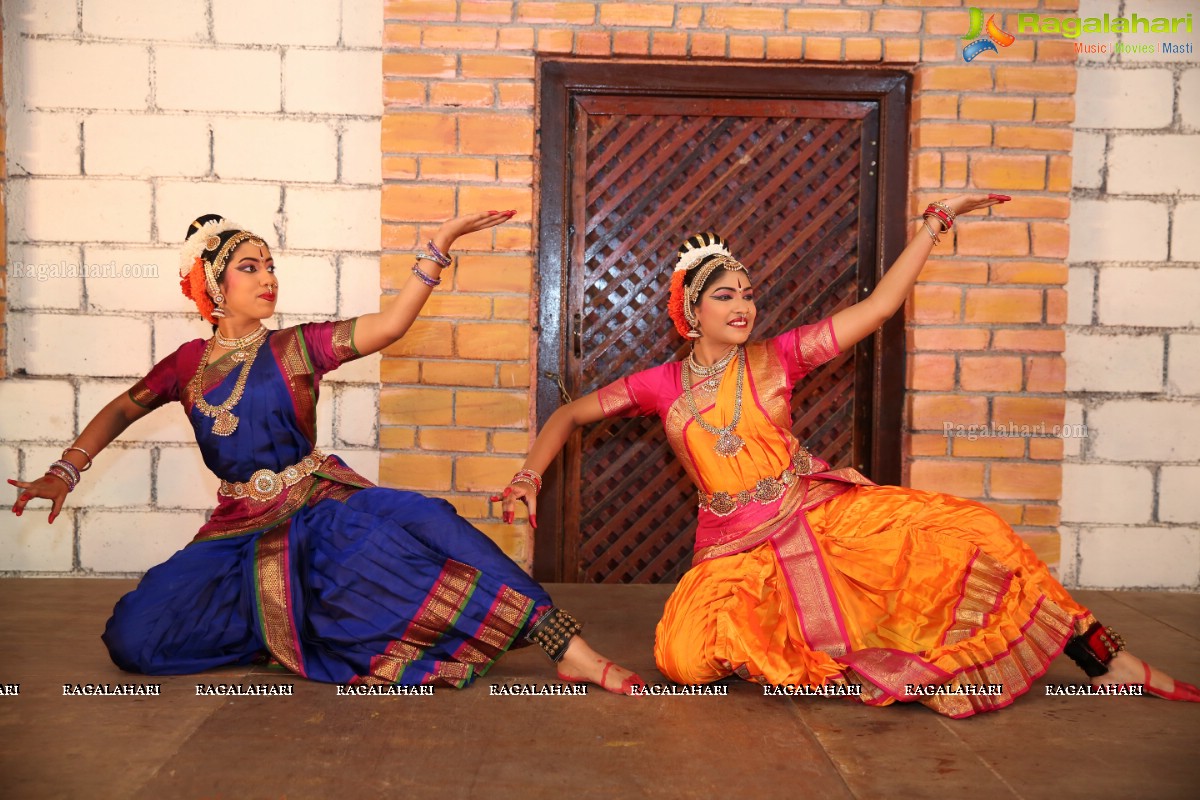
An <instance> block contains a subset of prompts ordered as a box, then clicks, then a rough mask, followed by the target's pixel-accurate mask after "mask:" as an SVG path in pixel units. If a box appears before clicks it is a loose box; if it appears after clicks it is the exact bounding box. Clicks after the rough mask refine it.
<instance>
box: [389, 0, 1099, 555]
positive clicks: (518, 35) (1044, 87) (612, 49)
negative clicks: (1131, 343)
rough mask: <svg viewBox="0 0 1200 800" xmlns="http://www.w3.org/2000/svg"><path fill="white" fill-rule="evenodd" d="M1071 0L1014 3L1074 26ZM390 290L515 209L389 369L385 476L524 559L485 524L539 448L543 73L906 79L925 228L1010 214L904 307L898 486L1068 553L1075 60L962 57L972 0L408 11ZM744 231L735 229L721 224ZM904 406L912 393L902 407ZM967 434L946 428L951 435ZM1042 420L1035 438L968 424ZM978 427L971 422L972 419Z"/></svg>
mask: <svg viewBox="0 0 1200 800" xmlns="http://www.w3.org/2000/svg"><path fill="white" fill-rule="evenodd" d="M1075 4H1076V0H1042V2H1038V0H1005V2H1004V3H1003V6H1004V8H1005V10H1004V11H1003V12H997V21H998V22H1000V23H1001V24H1002V26H1004V27H1005V28H1006V29H1007V30H1009V31H1015V30H1016V25H1015V18H1012V17H1011V15H1012V14H1013V13H1014V10H1015V9H1019V8H1030V9H1039V10H1040V11H1041V12H1042V13H1065V14H1069V13H1071V12H1072V11H1073V10H1074V9H1075ZM384 13H385V18H386V29H385V55H384V65H383V69H384V77H385V101H386V104H387V110H386V114H385V117H384V124H383V128H384V132H383V143H382V149H383V155H382V157H383V173H384V174H383V177H384V189H383V220H384V222H383V243H384V244H383V246H384V249H385V256H384V290H385V292H387V291H394V290H395V289H396V288H397V287H399V286H400V285H401V283H402V282H403V281H404V280H406V279H407V276H408V274H409V268H410V266H411V263H412V259H411V256H410V255H409V251H411V250H412V249H413V248H415V247H417V246H418V245H419V244H421V243H423V242H424V240H425V239H426V238H428V233H429V231H430V226H431V225H432V224H434V223H435V222H436V221H438V220H441V219H443V218H445V217H448V216H450V215H452V214H454V213H464V212H468V211H476V210H489V209H503V208H516V209H518V214H517V216H516V218H515V219H514V220H513V222H512V223H510V224H508V225H506V226H504V227H502V228H499V229H496V230H495V231H486V232H482V233H480V234H475V235H472V236H471V237H467V238H465V239H464V240H462V241H461V242H460V244H459V245H458V247H456V250H457V253H458V255H459V259H460V260H459V266H458V268H457V269H456V271H455V272H454V273H453V278H452V280H453V283H454V285H453V292H446V291H444V290H442V291H439V292H436V293H435V295H434V298H433V299H432V301H431V302H430V304H429V307H428V309H427V312H426V314H425V316H424V317H423V319H422V321H421V322H419V323H418V324H417V326H416V327H415V328H414V329H413V331H412V333H410V334H409V336H408V337H406V339H405V340H404V341H402V342H400V343H399V344H397V345H396V346H395V347H394V348H391V349H390V350H389V351H388V352H387V354H386V356H387V357H386V358H385V360H384V363H383V372H382V378H383V382H384V387H383V390H382V402H381V410H380V415H381V419H380V422H381V425H382V429H381V430H382V436H381V443H382V447H383V448H384V451H385V452H384V455H383V460H382V463H381V478H382V480H383V481H384V482H385V483H387V484H389V485H395V486H401V487H410V488H414V489H418V490H421V491H426V492H430V493H432V494H437V495H440V496H445V497H447V498H448V499H450V500H451V502H453V503H454V504H455V505H456V506H457V507H458V508H459V509H460V511H461V512H462V513H463V514H464V515H465V516H467V517H468V518H470V519H472V520H473V521H475V522H477V523H478V524H480V525H481V527H482V528H483V529H484V530H485V531H486V532H488V533H489V534H490V535H493V536H495V537H496V538H497V539H498V540H499V541H500V542H501V544H502V545H503V546H504V547H505V548H506V549H507V550H508V552H509V553H510V554H512V555H513V556H514V557H516V558H517V559H518V560H519V561H522V562H523V563H526V564H527V563H528V561H529V555H530V553H531V547H530V545H531V534H532V532H531V531H530V530H529V529H528V528H527V527H523V526H515V527H511V526H504V525H500V524H498V523H497V519H496V517H494V516H491V512H492V510H491V509H490V508H489V505H488V502H487V499H486V498H487V493H488V492H490V491H493V490H495V489H496V488H498V487H500V486H503V485H504V484H505V483H506V482H507V480H508V478H509V476H510V475H511V474H512V472H513V470H514V469H515V468H517V467H518V466H519V464H520V463H521V460H522V457H523V455H524V453H525V451H526V449H527V447H528V444H529V442H530V440H531V436H532V434H531V431H530V424H531V423H530V421H531V420H532V419H533V416H534V414H533V411H534V410H533V409H532V408H531V407H530V402H531V398H532V397H533V393H532V392H531V387H532V385H533V381H534V376H532V375H531V369H530V365H531V364H533V363H536V354H535V348H536V346H537V337H536V335H535V334H533V333H531V331H530V327H529V326H530V322H529V320H530V319H531V318H533V317H534V316H536V315H535V314H533V311H534V308H533V307H534V305H535V304H536V302H537V298H536V291H535V290H534V285H535V283H534V280H535V276H534V275H533V274H532V264H533V241H534V236H535V232H534V231H533V229H532V220H533V209H534V205H535V201H536V198H535V190H534V175H535V173H536V169H537V158H536V153H537V151H536V148H535V132H534V123H535V113H534V82H535V76H536V65H537V59H539V58H549V57H553V58H568V57H569V58H590V59H594V60H604V59H620V60H622V61H645V62H647V63H650V64H653V63H666V62H671V63H697V64H699V63H704V64H740V65H747V64H750V65H752V64H764V65H765V64H770V65H773V66H778V65H788V64H790V65H794V66H796V67H797V68H803V67H804V66H806V65H809V64H814V65H820V66H826V67H827V66H829V65H830V64H831V63H832V64H844V65H845V66H846V67H847V68H853V67H854V66H855V65H864V66H879V65H881V64H883V65H887V66H893V67H897V68H903V69H908V70H911V71H912V72H913V73H914V74H915V77H916V80H915V95H914V105H913V115H912V131H911V144H912V153H911V161H910V175H911V188H912V191H913V200H912V204H911V206H910V207H909V208H908V209H885V210H884V213H890V214H898V213H903V214H906V215H907V216H910V217H911V218H912V219H913V220H914V221H915V220H916V219H918V215H919V212H920V210H921V209H922V208H923V207H924V205H925V203H926V202H928V200H930V199H935V198H937V197H942V196H946V195H949V194H954V193H958V192H962V191H975V190H992V191H1001V192H1006V193H1008V194H1011V195H1013V196H1014V198H1015V202H1013V203H1011V204H1008V205H1007V206H1004V207H1001V208H998V209H993V210H992V211H991V213H989V214H987V215H979V216H977V217H976V218H975V219H972V220H969V221H966V222H964V223H963V224H962V227H961V229H960V230H959V231H958V233H957V236H951V237H948V240H944V241H943V244H942V245H941V246H940V247H939V248H937V249H936V250H935V255H934V257H933V258H932V259H931V260H930V263H929V266H928V267H927V269H926V270H925V272H924V274H923V275H922V281H921V283H920V285H919V286H918V287H917V289H916V290H915V292H914V294H913V297H912V301H911V303H910V305H909V308H908V309H907V312H906V313H907V314H908V325H909V340H908V343H909V351H910V356H909V359H910V360H909V367H910V369H909V375H908V405H907V414H908V423H907V425H908V432H907V434H906V437H905V448H906V451H905V458H906V474H907V482H908V483H909V484H910V485H912V486H914V487H918V488H925V489H937V490H940V491H947V492H952V493H955V494H959V495H963V496H966V497H971V498H976V499H979V500H981V501H983V502H985V503H987V504H988V505H990V506H991V507H993V508H994V509H996V510H997V511H998V512H999V513H1001V514H1002V515H1003V516H1004V517H1005V519H1007V520H1008V521H1009V522H1010V523H1012V524H1013V525H1014V526H1016V527H1017V529H1018V530H1019V531H1020V532H1021V533H1022V534H1023V535H1024V536H1026V537H1027V538H1028V539H1029V540H1030V542H1031V543H1032V544H1033V545H1034V546H1035V548H1036V549H1037V550H1038V552H1039V554H1040V555H1042V557H1043V558H1045V559H1046V560H1047V561H1049V562H1050V563H1054V562H1056V561H1057V560H1058V538H1057V533H1056V525H1057V523H1058V499H1059V494H1060V488H1061V474H1060V473H1061V453H1062V448H1061V441H1060V440H1058V439H1057V438H1056V437H1054V436H1052V435H1050V434H1049V431H1050V430H1051V426H1053V425H1055V424H1059V423H1061V421H1062V415H1063V408H1064V400H1063V381H1064V369H1063V360H1062V350H1063V341H1064V340H1063V331H1062V325H1063V322H1064V316H1065V299H1066V297H1065V291H1064V289H1063V288H1062V287H1063V284H1064V283H1065V282H1066V265H1065V262H1064V259H1065V257H1066V253H1067V251H1066V247H1067V230H1066V225H1065V222H1064V220H1065V219H1066V217H1067V211H1068V204H1069V191H1070V155H1069V153H1070V148H1071V137H1072V134H1071V127H1070V124H1071V120H1072V118H1073V111H1074V102H1073V93H1074V82H1075V67H1074V55H1073V51H1072V50H1071V43H1070V41H1069V40H1063V39H1052V38H1050V37H1042V38H1039V39H1034V38H1032V37H1019V38H1018V41H1016V42H1015V43H1014V44H1013V45H1012V46H1011V47H1008V48H1004V49H1002V50H1001V52H1000V53H998V54H996V53H987V54H985V55H983V56H981V57H980V58H978V59H976V61H974V62H973V63H971V64H965V63H964V62H963V61H962V57H961V55H960V50H961V46H962V42H961V40H960V37H961V36H962V35H963V34H964V33H965V32H966V30H967V24H968V16H967V12H966V9H965V7H963V5H962V3H961V2H959V0H903V1H902V2H890V3H870V4H867V3H863V2H855V0H847V2H844V3H841V4H838V3H836V2H834V3H825V4H822V6H821V7H820V8H812V7H808V8H797V7H795V6H794V5H793V4H785V3H779V4H774V3H762V4H755V5H753V6H750V5H745V4H736V3H732V2H724V3H722V2H689V3H672V2H642V3H620V2H603V3H588V2H566V3H552V2H499V1H498V0H478V1H476V2H472V1H471V0H405V1H404V2H389V3H388V4H387V6H386V9H385V12H384ZM729 235H731V236H736V232H732V231H731V232H729ZM896 401H897V402H899V401H900V398H896ZM947 424H949V425H951V426H952V430H951V431H950V434H951V435H949V436H947V435H946V428H945V426H946V425H947ZM1011 424H1016V425H1044V426H1046V430H1047V435H1045V436H1034V437H1012V438H998V437H994V436H992V437H984V438H975V439H974V440H971V438H970V437H968V436H966V435H962V436H956V435H954V434H955V433H956V432H957V429H953V426H958V425H962V426H968V425H976V426H985V425H992V426H999V425H1003V426H1008V425H1011ZM963 430H964V431H965V430H966V429H965V428H964V429H963Z"/></svg>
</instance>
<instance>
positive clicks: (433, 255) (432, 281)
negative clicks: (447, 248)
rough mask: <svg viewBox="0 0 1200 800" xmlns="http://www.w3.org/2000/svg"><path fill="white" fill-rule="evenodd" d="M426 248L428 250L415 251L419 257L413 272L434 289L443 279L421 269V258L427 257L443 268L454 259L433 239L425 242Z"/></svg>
mask: <svg viewBox="0 0 1200 800" xmlns="http://www.w3.org/2000/svg"><path fill="white" fill-rule="evenodd" d="M425 248H426V250H427V251H428V252H421V251H418V252H416V253H413V255H414V256H415V257H416V259H417V262H416V263H415V264H413V268H412V272H413V275H416V276H417V278H418V279H419V280H420V281H421V283H423V284H425V285H426V286H428V287H429V288H431V289H432V288H434V287H435V286H440V285H441V283H442V280H441V278H435V277H433V276H432V275H427V274H426V273H425V271H424V270H422V269H421V259H425V260H426V261H432V262H434V263H435V264H437V265H439V266H440V267H442V269H445V268H447V267H449V266H450V265H451V264H452V263H453V259H451V258H450V256H448V255H446V254H445V253H443V252H442V251H441V250H439V249H438V246H437V245H436V244H434V243H433V240H432V239H430V240H429V241H428V242H426V243H425Z"/></svg>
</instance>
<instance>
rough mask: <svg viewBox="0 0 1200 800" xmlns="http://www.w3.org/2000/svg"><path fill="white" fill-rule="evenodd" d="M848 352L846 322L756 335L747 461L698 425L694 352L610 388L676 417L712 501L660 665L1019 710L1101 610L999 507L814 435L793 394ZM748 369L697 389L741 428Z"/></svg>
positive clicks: (678, 672)
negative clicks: (902, 479)
mask: <svg viewBox="0 0 1200 800" xmlns="http://www.w3.org/2000/svg"><path fill="white" fill-rule="evenodd" d="M838 352H839V351H838V346H837V342H836V341H835V339H834V335H833V325H832V322H831V321H830V320H829V319H825V320H823V321H821V322H819V323H817V324H815V325H807V326H803V327H800V328H796V329H794V330H791V331H789V332H787V333H785V334H783V335H782V336H779V337H776V338H774V339H771V340H768V341H765V342H758V343H752V344H749V345H747V346H746V347H745V364H744V367H741V368H740V369H742V370H743V371H744V378H743V380H742V385H741V394H742V413H741V418H740V420H739V422H738V424H737V427H736V434H737V436H738V437H740V438H741V439H742V440H743V442H744V447H742V448H741V449H740V450H739V451H738V452H737V453H736V454H735V455H733V456H724V455H721V454H720V453H718V452H717V451H716V450H715V449H714V445H715V444H716V442H717V437H716V436H715V435H714V434H712V433H709V432H707V431H705V430H704V429H703V428H702V427H701V426H700V425H698V424H695V419H694V418H693V415H692V413H691V411H690V410H689V408H688V405H687V402H686V397H685V396H684V393H683V384H682V380H683V370H682V365H681V362H673V363H669V364H664V365H662V366H659V367H655V368H653V369H649V370H646V371H644V372H639V373H636V374H634V375H631V376H628V377H626V378H622V379H620V380H618V381H616V382H614V383H612V384H609V385H608V386H606V387H604V388H603V389H601V390H600V403H601V406H602V408H603V409H604V413H605V415H606V416H633V415H653V416H658V417H659V418H660V419H661V420H662V422H663V426H664V428H665V430H666V434H667V439H668V441H669V442H670V444H671V447H672V448H673V449H674V451H675V453H676V454H677V455H678V457H679V459H680V460H681V461H682V463H683V466H684V468H685V470H686V471H687V473H688V475H689V476H690V477H691V479H692V481H693V482H694V483H695V484H696V486H697V487H698V489H699V493H700V523H699V527H698V529H697V533H696V545H695V557H694V560H693V566H692V568H691V570H689V571H688V572H687V573H686V574H685V575H684V576H683V579H682V580H681V581H680V582H679V585H678V587H677V588H676V589H675V591H674V593H673V594H672V595H671V597H670V599H669V600H668V601H667V604H666V609H665V610H664V612H663V616H662V620H661V621H660V622H659V624H658V630H657V634H656V639H655V647H654V655H655V660H656V661H657V663H658V667H659V669H660V670H661V671H662V672H663V674H664V675H666V676H667V677H669V678H671V679H672V680H675V681H678V682H680V683H688V684H697V683H709V682H712V681H715V680H719V679H721V678H724V677H727V676H729V675H738V676H740V677H742V678H745V679H747V680H751V681H755V682H757V683H762V684H774V685H791V686H797V687H799V686H826V685H830V684H850V685H857V686H858V687H859V689H858V691H860V694H859V695H858V696H859V697H860V699H861V700H862V701H863V702H864V703H867V704H870V705H888V704H891V703H893V702H896V701H900V702H911V701H919V702H922V703H924V704H925V705H927V706H929V707H930V708H932V709H934V710H935V711H938V712H939V713H942V714H946V715H948V716H951V717H966V716H970V715H972V714H975V713H978V712H980V711H991V710H994V709H997V708H1003V707H1004V706H1006V705H1008V704H1009V703H1011V702H1012V701H1013V700H1014V699H1015V698H1016V697H1017V696H1019V695H1021V694H1023V693H1025V692H1026V691H1028V690H1029V688H1030V686H1031V685H1032V684H1033V682H1034V681H1035V680H1036V679H1037V678H1038V677H1040V676H1041V675H1042V674H1043V673H1044V672H1045V671H1046V667H1047V666H1048V665H1049V663H1050V662H1051V660H1053V659H1054V657H1055V656H1057V655H1058V654H1059V653H1061V652H1062V650H1063V647H1064V646H1065V645H1066V644H1067V642H1068V640H1069V639H1070V638H1071V637H1072V636H1074V635H1076V634H1077V633H1082V632H1084V631H1085V630H1087V628H1088V626H1089V625H1091V623H1093V622H1094V621H1095V620H1094V618H1093V617H1092V616H1091V614H1090V613H1089V612H1088V610H1087V609H1085V608H1083V607H1082V606H1080V605H1079V604H1077V603H1076V602H1075V601H1073V600H1072V599H1071V597H1070V596H1069V595H1068V594H1067V592H1066V591H1065V590H1064V589H1063V588H1062V586H1061V585H1059V583H1058V582H1057V581H1056V580H1054V578H1053V577H1051V576H1050V574H1049V571H1048V570H1047V567H1046V565H1045V564H1043V563H1042V562H1041V561H1039V560H1038V558H1037V556H1035V555H1034V553H1033V551H1032V550H1031V549H1030V548H1029V547H1028V546H1027V545H1026V544H1025V543H1024V542H1023V541H1022V540H1021V539H1020V537H1019V536H1017V535H1016V533H1014V532H1013V530H1012V529H1011V528H1010V527H1009V526H1008V525H1007V524H1005V523H1004V522H1003V521H1002V520H1001V519H1000V518H999V517H998V516H996V515H995V514H994V513H993V512H992V511H990V510H989V509H987V508H986V507H984V506H982V505H980V504H978V503H975V502H972V501H970V500H962V499H959V498H955V497H950V496H947V495H942V494H936V493H932V492H923V491H917V490H912V489H904V488H901V487H893V486H876V485H875V484H873V483H872V482H871V481H869V480H868V479H867V478H865V477H863V476H862V475H861V474H859V473H858V472H856V471H855V470H853V469H838V470H830V469H829V465H828V464H826V463H825V462H823V461H821V460H820V459H818V458H815V457H813V456H811V455H810V454H809V453H808V452H807V451H806V450H805V449H804V448H803V447H802V446H801V445H800V443H799V442H798V441H797V440H796V439H795V437H794V436H793V435H792V433H791V425H790V419H789V399H790V397H791V393H792V389H793V387H794V386H795V385H796V384H797V383H798V382H799V381H800V380H802V379H803V378H804V376H805V375H807V374H808V373H809V372H811V371H812V370H813V369H815V368H816V367H818V366H820V365H821V364H823V363H825V362H827V361H829V360H830V359H832V358H833V357H835V356H836V355H837V354H838ZM738 370H739V366H738V359H733V360H731V362H730V363H729V365H728V366H727V367H726V368H725V370H724V372H723V373H720V374H717V375H713V376H711V377H708V378H705V379H703V380H701V381H700V382H698V383H694V388H693V396H694V398H695V401H696V406H697V409H698V410H699V412H700V414H701V416H703V418H704V419H705V421H706V422H708V423H710V425H711V426H715V427H716V428H724V427H725V426H727V425H729V424H730V422H731V421H732V420H733V417H734V409H735V406H736V403H737V399H736V396H737V394H738V381H737V375H738ZM968 686H969V687H977V688H975V689H965V688H964V689H959V687H968ZM984 687H987V688H984ZM950 689H953V690H954V691H953V692H951V691H948V690H950Z"/></svg>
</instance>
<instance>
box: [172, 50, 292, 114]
mask: <svg viewBox="0 0 1200 800" xmlns="http://www.w3.org/2000/svg"><path fill="white" fill-rule="evenodd" d="M281 63H282V59H281V56H280V53H279V51H277V50H242V49H237V48H230V47H213V46H207V47H180V46H162V47H156V48H155V50H154V66H155V93H154V99H155V103H156V105H157V106H158V107H159V108H162V109H169V110H179V111H227V112H239V111H279V110H280V109H281V108H282V107H283V101H282V95H281V94H280V91H281V88H280V87H281V86H282V85H283V84H282V82H281V81H280V77H279V76H280V69H281V67H280V64H281ZM198 76H200V77H199V78H198ZM230 87H236V91H228V90H227V89H229V88H230Z"/></svg>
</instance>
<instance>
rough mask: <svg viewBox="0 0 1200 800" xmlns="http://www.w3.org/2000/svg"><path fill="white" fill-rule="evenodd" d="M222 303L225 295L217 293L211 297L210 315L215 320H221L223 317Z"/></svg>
mask: <svg viewBox="0 0 1200 800" xmlns="http://www.w3.org/2000/svg"><path fill="white" fill-rule="evenodd" d="M224 302H225V295H223V294H221V293H220V292H217V293H216V294H215V295H213V310H212V315H213V316H214V317H216V318H217V319H223V318H224V317H225V310H224V309H222V308H221V303H224Z"/></svg>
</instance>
